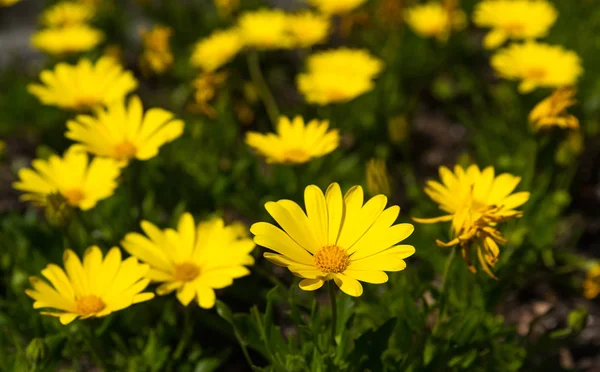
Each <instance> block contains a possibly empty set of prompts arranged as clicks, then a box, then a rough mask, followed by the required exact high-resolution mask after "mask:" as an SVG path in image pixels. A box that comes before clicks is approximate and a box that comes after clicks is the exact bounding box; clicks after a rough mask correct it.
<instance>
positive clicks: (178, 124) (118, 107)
mask: <svg viewBox="0 0 600 372" xmlns="http://www.w3.org/2000/svg"><path fill="white" fill-rule="evenodd" d="M183 126H184V124H183V121H181V120H176V119H175V118H174V115H173V113H171V112H169V111H167V110H164V109H161V108H151V109H150V110H148V111H146V113H144V109H143V107H142V101H141V100H140V99H139V97H137V96H133V97H132V98H131V99H130V100H129V105H126V104H125V101H124V100H123V101H118V102H115V103H113V104H111V105H109V106H108V108H107V109H106V110H103V109H99V110H97V112H96V116H87V115H79V116H77V117H76V118H75V119H74V120H70V121H69V122H68V123H67V127H68V128H69V130H68V131H67V133H66V134H65V136H66V137H67V138H70V139H72V140H74V141H76V142H78V143H79V144H80V145H78V146H79V147H80V148H82V149H83V150H85V151H88V152H90V153H92V154H94V155H97V156H103V157H108V158H113V159H116V160H118V161H120V162H122V164H127V162H129V161H130V160H131V159H134V158H135V159H139V160H148V159H150V158H153V157H155V156H156V155H157V154H158V150H159V148H160V147H161V146H163V145H164V144H166V143H167V142H171V141H173V140H174V139H176V138H178V137H179V136H181V134H182V133H183Z"/></svg>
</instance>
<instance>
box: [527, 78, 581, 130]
mask: <svg viewBox="0 0 600 372" xmlns="http://www.w3.org/2000/svg"><path fill="white" fill-rule="evenodd" d="M575 93H576V91H575V89H572V88H559V89H557V90H555V91H554V93H552V95H551V96H549V97H547V98H546V99H544V100H543V101H541V102H540V103H538V104H537V105H536V106H535V107H534V108H533V110H531V113H529V122H530V123H531V124H532V125H533V128H534V130H536V131H537V130H540V129H544V128H549V127H553V126H556V127H560V128H570V129H577V128H579V120H577V118H576V117H575V116H574V115H571V114H569V113H568V112H567V108H569V107H571V106H573V105H574V104H575V103H576V101H575V99H574V98H573V97H574V96H575Z"/></svg>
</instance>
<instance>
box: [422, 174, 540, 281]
mask: <svg viewBox="0 0 600 372" xmlns="http://www.w3.org/2000/svg"><path fill="white" fill-rule="evenodd" d="M439 172H440V179H441V180H442V183H439V182H437V181H428V182H427V186H426V187H425V193H426V194H427V195H428V196H429V197H430V198H431V199H432V200H433V201H435V202H436V203H438V205H439V208H440V209H441V210H443V211H444V212H446V213H448V214H447V215H444V216H441V217H436V218H430V219H425V218H413V220H415V221H416V222H419V223H437V222H444V221H452V234H453V239H452V240H451V241H450V242H448V243H443V242H441V241H439V240H437V241H436V242H437V244H438V245H439V246H441V247H452V246H455V245H460V247H461V251H462V255H463V258H464V259H465V261H466V263H467V265H468V267H469V270H471V272H476V269H475V267H474V266H473V265H472V264H471V259H470V251H471V246H474V247H475V250H476V251H477V258H478V259H479V263H480V264H481V267H482V269H483V270H484V271H485V272H486V273H487V274H488V275H489V276H491V277H492V278H495V276H494V274H492V272H491V270H490V267H494V265H495V264H496V262H497V261H498V256H499V254H500V249H499V248H498V244H505V243H506V239H504V237H503V236H502V234H501V233H500V232H499V231H498V230H497V229H496V225H497V224H498V223H500V222H503V221H507V220H510V219H513V218H518V217H521V216H522V214H523V212H520V211H517V210H515V208H517V207H519V206H521V205H523V204H524V203H525V202H527V200H529V193H528V192H517V193H514V194H513V193H512V192H513V191H514V189H515V188H516V187H517V185H518V184H519V182H520V181H521V178H520V177H515V176H513V175H511V174H508V173H503V174H500V175H499V176H497V177H496V176H495V175H494V168H493V167H487V168H485V169H484V170H483V171H480V170H479V167H478V166H476V165H471V166H469V167H468V168H467V169H466V170H465V169H463V168H462V167H461V166H459V165H457V166H455V167H454V172H452V171H451V170H450V169H448V168H446V167H440V170H439Z"/></svg>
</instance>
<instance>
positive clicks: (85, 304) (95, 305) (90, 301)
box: [75, 295, 106, 315]
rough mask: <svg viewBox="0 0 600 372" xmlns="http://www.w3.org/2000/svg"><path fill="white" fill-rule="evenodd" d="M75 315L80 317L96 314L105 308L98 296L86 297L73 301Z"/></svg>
mask: <svg viewBox="0 0 600 372" xmlns="http://www.w3.org/2000/svg"><path fill="white" fill-rule="evenodd" d="M75 303H76V305H77V313H79V314H80V315H90V314H95V313H98V312H100V311H102V310H104V308H105V307H106V304H105V303H104V301H102V299H101V298H100V297H98V296H94V295H87V296H83V297H80V298H78V299H77V300H75Z"/></svg>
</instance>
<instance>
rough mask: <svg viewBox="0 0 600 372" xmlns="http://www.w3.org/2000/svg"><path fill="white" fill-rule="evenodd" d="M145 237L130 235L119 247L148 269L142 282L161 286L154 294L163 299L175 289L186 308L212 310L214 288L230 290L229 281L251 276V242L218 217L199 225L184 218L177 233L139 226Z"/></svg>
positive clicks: (136, 234)
mask: <svg viewBox="0 0 600 372" xmlns="http://www.w3.org/2000/svg"><path fill="white" fill-rule="evenodd" d="M141 226H142V230H144V232H145V233H146V235H147V236H148V237H146V236H144V235H142V234H138V233H129V234H127V235H126V236H125V239H124V240H123V241H122V242H121V244H122V245H123V248H125V250H127V252H129V253H130V254H131V255H133V256H136V257H138V258H139V259H140V260H142V261H144V262H146V263H148V264H150V266H151V267H152V268H151V269H150V272H149V273H148V275H147V277H148V278H149V279H151V280H152V281H155V282H161V283H163V284H162V285H160V286H159V287H158V288H157V290H156V293H157V294H158V295H159V296H162V295H166V294H168V293H171V292H173V291H175V290H177V298H178V299H179V302H181V303H182V304H183V305H184V306H187V305H188V304H189V303H190V302H191V301H192V300H193V299H194V298H196V301H197V302H198V305H199V306H200V307H203V308H205V309H210V308H211V307H213V306H214V305H215V299H216V298H215V291H214V290H215V289H221V288H225V287H228V286H230V285H231V284H232V283H233V279H236V278H240V277H242V276H246V275H248V274H250V270H248V269H247V268H246V267H245V266H248V265H253V264H254V258H253V257H252V255H250V252H252V250H253V249H254V242H252V239H250V238H241V237H240V235H239V228H237V227H232V226H225V225H224V222H223V220H222V219H221V218H214V219H211V220H209V221H205V222H200V223H199V224H198V225H195V223H194V218H193V217H192V215H191V214H189V213H184V214H183V215H182V216H181V218H180V219H179V224H178V226H177V230H175V229H165V230H160V229H158V228H157V227H156V226H154V225H153V224H151V223H150V222H147V221H142V224H141Z"/></svg>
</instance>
